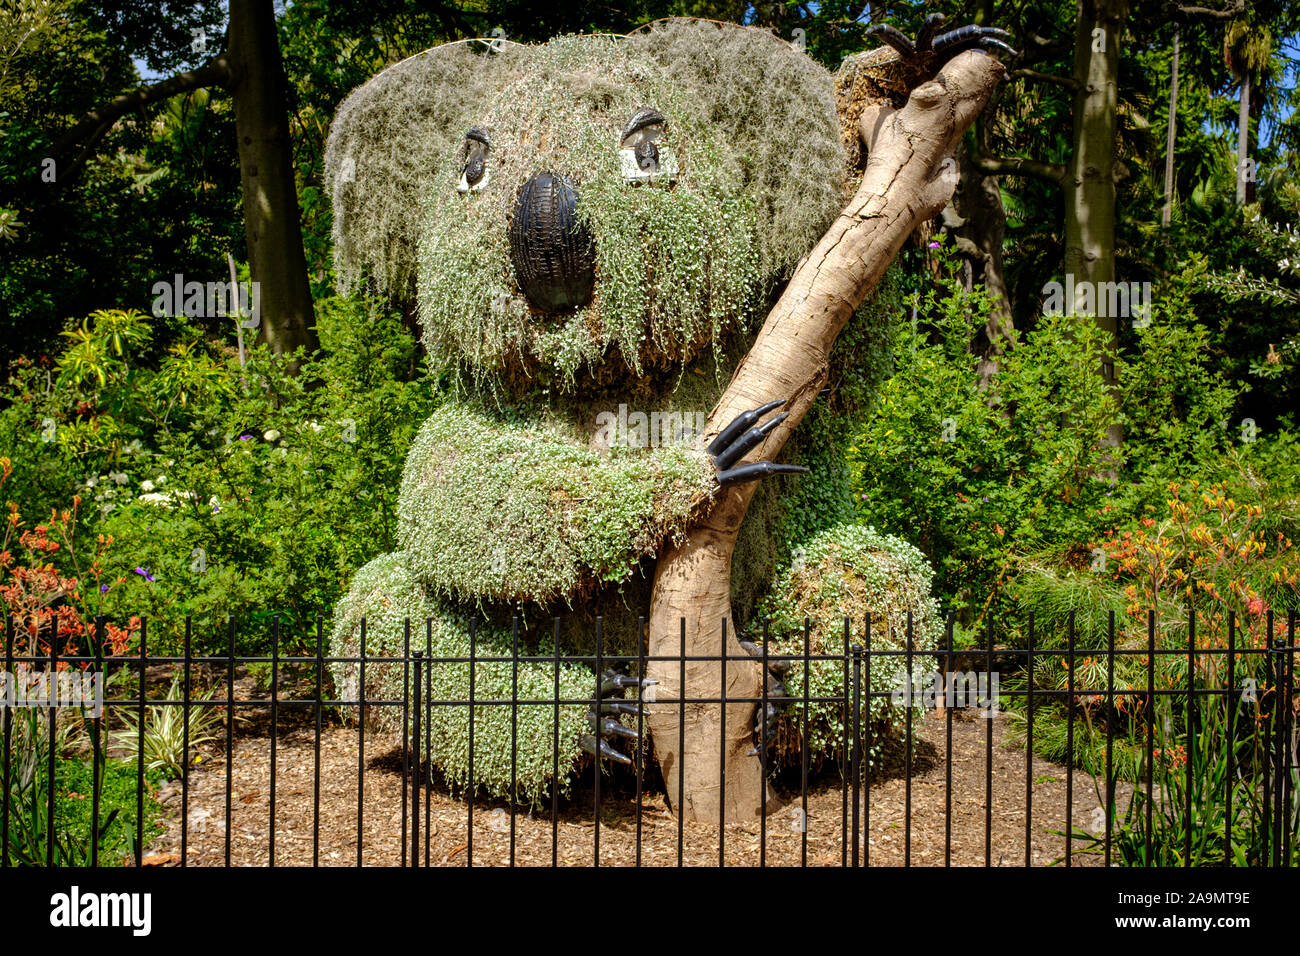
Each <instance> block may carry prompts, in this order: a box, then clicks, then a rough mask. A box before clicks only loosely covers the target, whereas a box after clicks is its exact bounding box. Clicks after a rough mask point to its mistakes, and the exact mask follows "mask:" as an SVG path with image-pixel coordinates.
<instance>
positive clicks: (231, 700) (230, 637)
mask: <svg viewBox="0 0 1300 956" xmlns="http://www.w3.org/2000/svg"><path fill="white" fill-rule="evenodd" d="M234 761H235V619H234V618H233V617H228V618H226V830H225V843H226V866H227V867H229V866H230V831H231V826H230V803H231V792H230V791H231V788H232V787H233V786H234V766H235V765H234Z"/></svg>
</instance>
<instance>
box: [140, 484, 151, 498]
mask: <svg viewBox="0 0 1300 956" xmlns="http://www.w3.org/2000/svg"><path fill="white" fill-rule="evenodd" d="M140 490H141V491H153V482H152V481H142V482H140ZM141 497H143V496H141Z"/></svg>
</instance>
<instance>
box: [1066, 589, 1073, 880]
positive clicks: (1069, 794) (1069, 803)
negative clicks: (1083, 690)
mask: <svg viewBox="0 0 1300 956" xmlns="http://www.w3.org/2000/svg"><path fill="white" fill-rule="evenodd" d="M1067 628H1068V629H1067V631H1066V651H1065V653H1066V664H1067V668H1066V672H1065V684H1066V688H1065V714H1066V716H1065V754H1066V756H1065V865H1066V866H1067V867H1068V866H1073V865H1074V608H1070V618H1069V623H1068V625H1067Z"/></svg>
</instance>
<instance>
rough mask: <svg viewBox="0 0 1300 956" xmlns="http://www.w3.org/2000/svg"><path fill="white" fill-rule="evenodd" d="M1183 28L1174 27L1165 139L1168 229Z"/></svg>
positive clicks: (1164, 220)
mask: <svg viewBox="0 0 1300 956" xmlns="http://www.w3.org/2000/svg"><path fill="white" fill-rule="evenodd" d="M1181 32H1182V28H1181V27H1178V26H1175V27H1174V54H1173V63H1172V65H1171V67H1170V72H1169V132H1168V136H1167V137H1166V139H1165V204H1164V207H1163V208H1162V209H1161V210H1160V225H1161V226H1162V227H1163V228H1165V229H1168V228H1169V217H1170V216H1171V215H1172V214H1173V209H1174V139H1175V136H1176V134H1177V131H1178V40H1179V35H1180V34H1181Z"/></svg>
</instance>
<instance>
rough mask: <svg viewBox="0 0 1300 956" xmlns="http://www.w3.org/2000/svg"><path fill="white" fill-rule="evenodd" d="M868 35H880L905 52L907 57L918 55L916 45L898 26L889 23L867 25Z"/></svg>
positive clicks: (885, 40)
mask: <svg viewBox="0 0 1300 956" xmlns="http://www.w3.org/2000/svg"><path fill="white" fill-rule="evenodd" d="M867 36H869V37H875V36H878V37H880V39H881V40H883V41H884V42H885V43H888V44H889V45H890V46H892V47H893V48H894V49H895V50H897V51H898V52H899V53H901V54H903V56H904V57H905V58H911V57H914V56H916V45H915V44H914V43H912V41H911V40H909V39H908V38H907V36H906V35H904V34H903V33H902V32H900V31H899V30H898V29H897V28H896V27H891V26H890V25H889V24H888V23H873V24H872V25H871V26H869V27H867Z"/></svg>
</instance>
